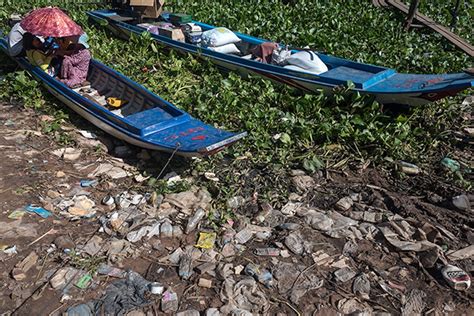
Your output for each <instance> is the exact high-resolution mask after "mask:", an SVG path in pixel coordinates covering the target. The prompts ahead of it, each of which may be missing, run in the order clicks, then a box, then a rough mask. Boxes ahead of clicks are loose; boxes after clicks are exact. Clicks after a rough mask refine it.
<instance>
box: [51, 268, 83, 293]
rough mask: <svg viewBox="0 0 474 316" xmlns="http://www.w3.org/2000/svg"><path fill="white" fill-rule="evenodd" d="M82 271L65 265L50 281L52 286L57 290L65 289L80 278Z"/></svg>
mask: <svg viewBox="0 0 474 316" xmlns="http://www.w3.org/2000/svg"><path fill="white" fill-rule="evenodd" d="M81 276H82V275H81V272H80V271H79V270H78V269H75V268H72V267H64V268H61V269H59V270H58V271H57V272H56V273H55V274H54V276H53V277H52V278H51V280H50V281H49V282H50V284H51V287H52V288H53V289H55V290H65V289H66V286H71V284H72V283H73V281H74V280H75V281H77V280H79V278H80V277H81Z"/></svg>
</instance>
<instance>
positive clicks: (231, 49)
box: [208, 43, 240, 54]
mask: <svg viewBox="0 0 474 316" xmlns="http://www.w3.org/2000/svg"><path fill="white" fill-rule="evenodd" d="M208 49H210V50H213V51H215V52H218V53H223V54H240V50H239V49H238V48H237V46H235V44H234V43H230V44H226V45H222V46H216V47H208Z"/></svg>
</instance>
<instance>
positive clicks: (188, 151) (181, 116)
mask: <svg viewBox="0 0 474 316" xmlns="http://www.w3.org/2000/svg"><path fill="white" fill-rule="evenodd" d="M0 51H3V52H5V53H6V42H5V40H4V39H0ZM14 60H16V61H17V62H18V64H19V65H20V66H21V67H22V68H23V69H25V70H26V71H28V72H29V73H31V74H32V75H33V76H34V77H35V78H36V79H37V80H39V81H40V82H42V83H43V84H44V85H45V87H46V88H47V89H48V90H49V91H50V92H51V93H52V94H53V95H55V96H56V97H58V98H60V99H61V100H62V101H64V102H65V104H66V105H68V106H69V107H71V108H72V109H73V110H74V111H76V112H78V113H79V114H80V115H82V116H83V117H84V118H86V119H88V120H90V121H91V123H93V124H94V125H96V126H97V127H99V128H101V129H103V130H105V131H106V132H109V133H111V134H113V135H114V136H116V137H119V138H121V139H123V140H125V141H128V142H130V143H132V144H134V145H137V146H142V147H144V148H149V149H154V150H161V151H165V152H176V154H178V155H182V156H189V157H190V156H207V155H210V154H213V153H215V152H217V151H219V150H222V149H223V148H225V147H227V146H229V145H230V144H232V143H234V142H236V141H238V140H240V139H241V138H243V137H245V136H246V133H245V132H244V133H232V132H228V131H224V130H221V129H218V128H215V127H213V126H210V125H207V124H204V123H203V122H201V121H199V120H197V119H195V118H192V117H191V116H190V115H189V114H187V113H186V112H184V111H182V110H180V109H178V108H176V107H175V106H174V105H172V104H171V103H169V102H167V101H165V100H164V99H162V98H160V97H159V96H157V95H156V94H154V93H152V92H151V91H149V90H147V89H146V88H144V87H143V86H141V85H139V84H138V83H136V82H134V81H132V80H130V79H129V78H127V77H125V76H124V75H122V74H120V73H119V72H117V71H115V70H113V69H111V68H109V67H107V66H105V65H104V64H102V63H100V62H99V61H97V60H92V61H91V64H90V69H91V70H93V69H94V68H96V69H98V70H100V71H103V72H104V73H106V74H107V75H110V76H111V77H113V78H114V79H116V80H118V81H120V82H123V83H125V84H126V85H127V86H129V87H130V88H132V89H134V90H135V91H136V92H137V93H140V94H141V95H142V96H143V97H144V98H145V99H147V100H151V101H152V104H153V106H154V108H151V109H148V110H145V111H143V112H139V113H135V114H132V115H128V116H126V117H120V116H118V115H116V114H114V113H113V112H111V111H109V110H108V109H107V108H105V107H103V106H100V105H98V104H96V103H95V102H92V101H90V100H89V99H87V98H85V97H84V96H82V95H80V94H79V93H77V92H75V91H74V90H72V89H70V88H69V87H67V86H66V85H64V84H63V83H62V82H60V81H59V80H56V79H55V78H53V77H51V76H49V75H48V74H47V73H45V72H44V71H42V70H41V69H40V68H39V67H33V66H32V65H31V64H30V63H29V62H28V61H27V60H26V58H14Z"/></svg>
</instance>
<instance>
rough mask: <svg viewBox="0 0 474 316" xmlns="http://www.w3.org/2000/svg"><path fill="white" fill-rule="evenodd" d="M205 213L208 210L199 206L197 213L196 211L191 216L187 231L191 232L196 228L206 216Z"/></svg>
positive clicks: (187, 232)
mask: <svg viewBox="0 0 474 316" xmlns="http://www.w3.org/2000/svg"><path fill="white" fill-rule="evenodd" d="M205 215H206V212H205V211H204V210H203V209H202V208H199V209H198V210H197V211H196V213H194V215H193V216H192V217H190V218H189V220H188V225H187V226H186V230H185V233H186V234H189V233H191V232H192V231H193V230H195V229H196V228H197V226H198V225H199V222H200V221H201V220H202V219H203V218H204V216H205Z"/></svg>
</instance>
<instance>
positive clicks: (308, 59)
mask: <svg viewBox="0 0 474 316" xmlns="http://www.w3.org/2000/svg"><path fill="white" fill-rule="evenodd" d="M286 61H287V62H288V64H290V65H293V66H298V67H300V68H303V69H304V71H307V72H311V73H314V74H321V73H323V72H326V71H328V67H327V66H326V65H325V64H324V63H323V61H322V60H321V59H320V58H319V57H318V55H317V54H316V53H315V52H312V51H301V52H297V53H295V54H293V55H291V56H290V57H289V58H287V59H286ZM287 68H291V67H287ZM294 70H297V69H294Z"/></svg>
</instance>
